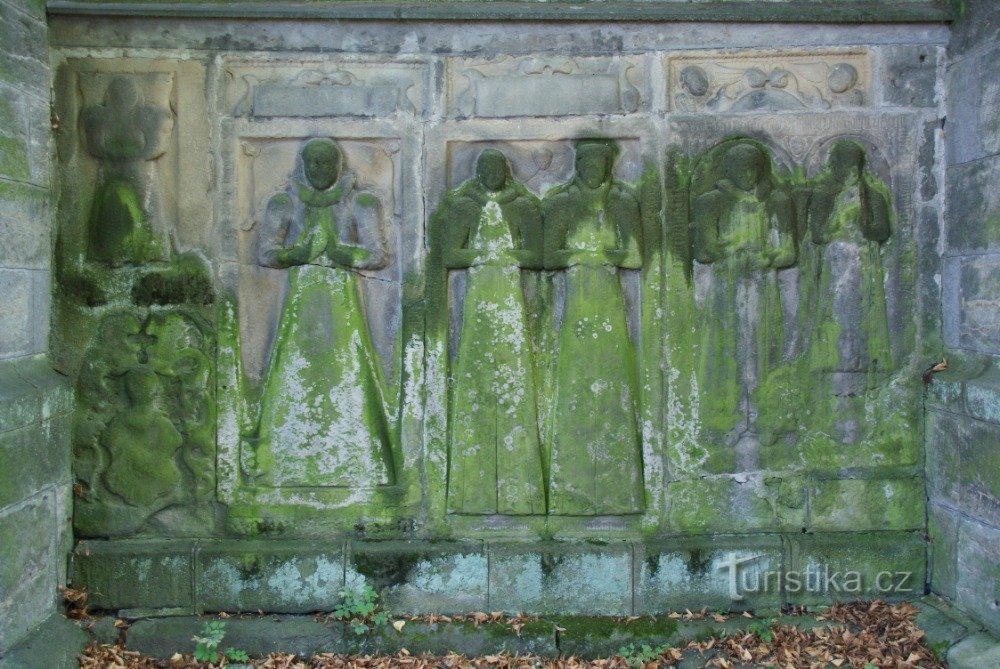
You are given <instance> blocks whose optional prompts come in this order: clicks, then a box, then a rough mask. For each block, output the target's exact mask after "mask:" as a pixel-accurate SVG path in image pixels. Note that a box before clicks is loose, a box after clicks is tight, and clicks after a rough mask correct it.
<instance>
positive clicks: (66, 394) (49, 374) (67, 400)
mask: <svg viewBox="0 0 1000 669" xmlns="http://www.w3.org/2000/svg"><path fill="white" fill-rule="evenodd" d="M14 368H15V369H16V370H17V372H18V374H20V375H21V378H22V379H24V380H25V381H27V382H28V383H29V384H30V385H31V386H32V387H33V388H34V390H35V393H36V394H37V395H38V397H39V399H40V401H41V414H40V415H41V418H42V419H43V420H47V419H49V418H51V417H53V416H57V415H60V414H68V413H71V412H72V411H73V388H72V386H71V385H70V382H69V379H67V378H66V377H65V376H63V375H62V374H60V373H59V372H57V371H55V370H54V369H52V361H51V360H50V359H49V357H48V356H46V355H34V356H30V357H26V358H18V359H17V360H16V361H14Z"/></svg>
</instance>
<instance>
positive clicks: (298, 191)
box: [254, 139, 394, 488]
mask: <svg viewBox="0 0 1000 669" xmlns="http://www.w3.org/2000/svg"><path fill="white" fill-rule="evenodd" d="M341 163H342V158H341V153H340V150H339V149H338V147H337V146H336V145H335V144H334V143H333V142H332V141H330V140H327V139H314V140H311V141H309V142H308V143H307V144H306V146H305V148H304V149H303V150H302V164H303V174H304V177H305V182H304V183H302V182H300V183H295V184H294V185H292V186H291V187H290V188H289V190H288V192H286V193H282V194H279V195H276V196H274V197H273V198H271V200H270V202H269V203H268V207H267V219H268V222H269V223H268V224H269V225H270V226H271V227H277V229H279V230H280V231H282V232H284V235H283V236H284V237H285V242H286V243H285V245H284V246H282V247H281V248H271V249H266V248H265V249H264V250H263V252H262V256H263V257H262V259H261V260H262V264H265V265H269V266H272V267H278V268H282V267H287V268H289V270H288V274H289V277H288V293H287V297H286V298H285V302H284V305H283V307H282V310H281V320H280V322H279V325H278V331H277V335H276V337H275V342H274V347H273V349H272V351H271V358H270V362H269V367H268V371H267V376H266V378H265V386H264V390H263V396H262V399H261V411H260V422H259V428H258V433H257V437H258V444H257V447H256V451H255V463H254V464H255V469H256V473H257V475H258V477H259V480H260V481H261V482H263V483H267V484H271V485H276V486H281V485H285V486H351V487H355V488H364V487H372V486H377V485H384V484H391V483H393V482H394V470H393V462H392V450H391V446H390V443H391V442H390V435H389V428H388V424H387V421H386V416H385V404H384V402H383V398H382V390H381V388H382V386H381V379H380V373H379V368H378V364H377V361H376V358H375V353H374V350H373V347H372V343H371V337H370V335H369V332H368V327H367V324H366V322H365V315H364V312H363V308H362V300H361V298H360V295H359V291H360V286H359V280H358V275H357V274H356V272H355V270H357V269H372V268H378V267H382V266H384V265H385V264H386V262H387V258H386V249H385V242H384V236H383V234H382V228H381V225H382V223H381V205H380V203H379V201H378V199H377V198H376V197H375V196H374V195H372V194H370V193H367V192H363V191H360V190H358V189H356V187H355V177H354V175H353V174H352V173H350V172H344V171H342V165H341ZM276 221H277V223H276ZM359 238H366V239H367V241H368V245H367V246H361V245H360V244H359V243H358V241H357V240H358V239H359Z"/></svg>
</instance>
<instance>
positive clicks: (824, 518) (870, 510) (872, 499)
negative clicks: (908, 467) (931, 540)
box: [809, 478, 924, 532]
mask: <svg viewBox="0 0 1000 669" xmlns="http://www.w3.org/2000/svg"><path fill="white" fill-rule="evenodd" d="M809 494H810V497H809V511H810V521H809V528H810V529H812V530H817V531H819V530H843V531H854V532H857V531H861V530H908V529H917V528H922V527H923V526H924V482H923V479H921V478H912V479H871V480H864V479H840V480H830V481H816V482H815V483H813V484H812V486H811V488H810V493H809Z"/></svg>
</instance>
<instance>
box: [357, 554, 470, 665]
mask: <svg viewBox="0 0 1000 669" xmlns="http://www.w3.org/2000/svg"><path fill="white" fill-rule="evenodd" d="M345 582H346V587H347V589H349V590H360V588H361V587H362V586H364V585H366V584H367V585H369V586H371V587H372V588H374V589H375V590H376V591H377V592H379V594H380V596H381V598H380V601H381V602H382V604H383V606H384V607H385V608H386V609H387V610H389V611H391V612H393V613H399V614H403V613H407V614H423V613H465V612H468V611H485V610H487V608H488V601H487V595H488V591H489V574H488V570H487V559H486V553H485V551H484V550H483V547H482V545H481V544H479V543H464V544H438V543H435V544H427V543H421V542H410V541H406V542H396V541H389V542H371V543H362V542H353V543H351V544H350V545H349V546H348V551H347V575H346V581H345ZM410 650H413V649H410Z"/></svg>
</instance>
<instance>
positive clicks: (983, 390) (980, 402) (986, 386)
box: [965, 367, 1000, 425]
mask: <svg viewBox="0 0 1000 669" xmlns="http://www.w3.org/2000/svg"><path fill="white" fill-rule="evenodd" d="M965 408H966V411H967V412H968V413H969V416H971V417H972V418H978V419H979V420H982V421H986V422H987V423H993V424H995V425H1000V368H998V367H988V368H987V369H986V370H985V371H984V372H983V373H982V374H981V375H979V376H977V377H976V378H974V379H970V380H969V381H968V382H967V383H966V385H965Z"/></svg>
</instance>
